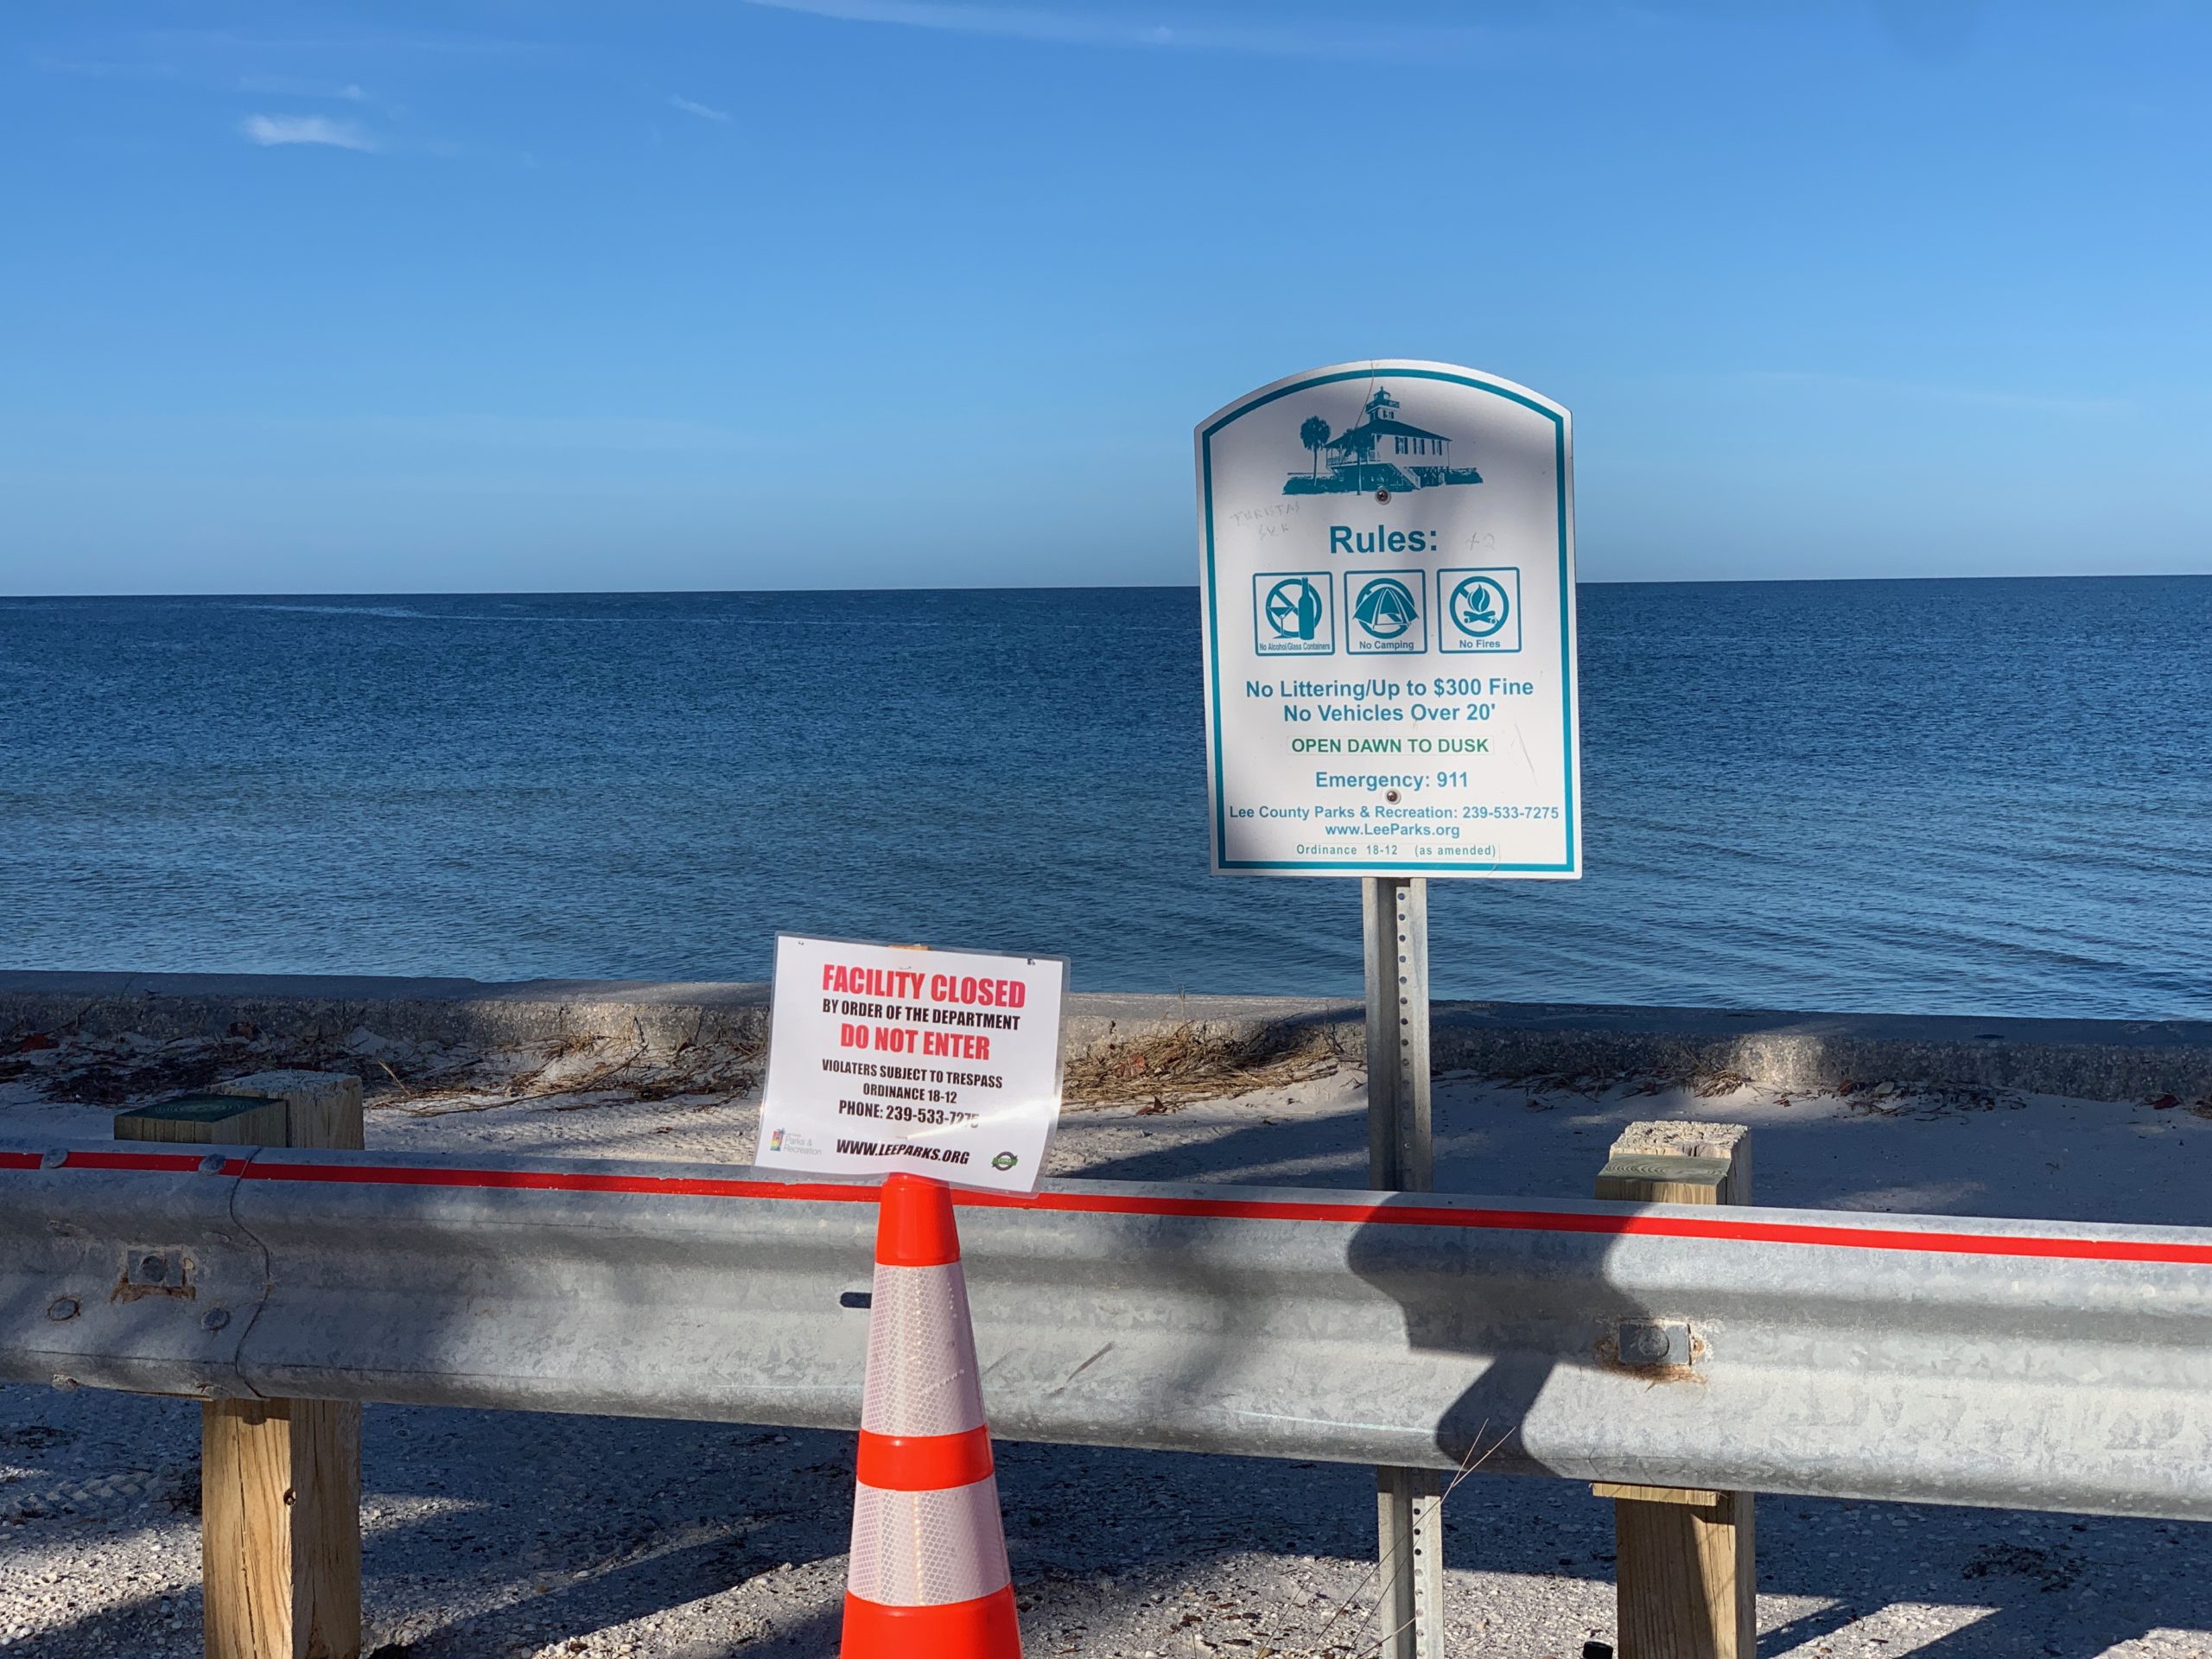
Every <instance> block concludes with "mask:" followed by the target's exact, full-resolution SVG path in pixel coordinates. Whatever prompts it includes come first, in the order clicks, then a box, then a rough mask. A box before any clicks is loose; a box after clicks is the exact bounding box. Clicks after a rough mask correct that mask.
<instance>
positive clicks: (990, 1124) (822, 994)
mask: <svg viewBox="0 0 2212 1659" xmlns="http://www.w3.org/2000/svg"><path fill="white" fill-rule="evenodd" d="M1066 984H1067V963H1065V962H1064V961H1063V960H1061V959H1060V958H1059V957H987V956H978V955H975V954H973V953H971V952H967V951H959V950H922V949H920V948H918V947H915V946H911V945H889V944H849V943H847V942H844V941H842V940H837V939H809V938H798V937H796V936H794V935H792V934H788V933H786V934H784V935H781V936H780V937H779V938H778V939H777V940H776V991H775V1008H774V1014H773V1023H772V1025H771V1026H770V1027H769V1034H768V1078H767V1084H766V1088H765V1089H764V1090H762V1095H761V1103H760V1144H759V1146H758V1147H757V1148H756V1149H755V1151H754V1154H753V1161H754V1162H755V1163H760V1164H769V1165H772V1166H776V1167H778V1168H780V1169H804V1170H811V1171H813V1172H814V1173H817V1174H836V1175H867V1174H885V1173H891V1172H893V1171H895V1170H903V1171H905V1172H906V1173H909V1174H914V1175H933V1176H936V1177H937V1178H938V1179H940V1180H946V1181H953V1182H957V1183H959V1184H960V1185H965V1186H993V1187H1001V1188H1006V1189H1008V1190H1010V1191H1014V1192H1028V1191H1030V1190H1031V1189H1032V1188H1033V1187H1034V1186H1035V1185H1037V1178H1038V1176H1039V1174H1040V1173H1042V1170H1043V1166H1044V1162H1045V1149H1046V1146H1047V1145H1049V1144H1050V1142H1051V1141H1052V1131H1053V1129H1054V1128H1055V1127H1056V1126H1057V1125H1058V1122H1059V1116H1060V998H1061V994H1062V992H1063V991H1064V990H1065V988H1066Z"/></svg>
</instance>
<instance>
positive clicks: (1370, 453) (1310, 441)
mask: <svg viewBox="0 0 2212 1659" xmlns="http://www.w3.org/2000/svg"><path fill="white" fill-rule="evenodd" d="M1361 415H1362V417H1363V418H1362V419H1361V421H1360V423H1359V424H1358V425H1357V426H1355V427H1352V428H1351V429H1348V430H1346V431H1344V432H1340V433H1338V434H1337V435H1335V436H1333V437H1332V436H1331V435H1330V433H1329V423H1328V422H1327V421H1325V420H1324V419H1323V418H1322V417H1321V416H1319V415H1309V416H1306V419H1305V421H1304V422H1302V423H1300V426H1299V429H1298V441H1299V442H1300V443H1303V444H1304V445H1305V446H1306V448H1308V449H1310V450H1312V451H1313V465H1312V467H1309V468H1308V469H1307V470H1306V471H1305V472H1300V473H1293V474H1291V475H1290V478H1289V480H1288V481H1287V482H1286V483H1285V484H1284V485H1283V486H1282V493H1284V494H1285V495H1336V494H1349V493H1352V492H1355V491H1357V492H1365V491H1369V490H1391V491H1398V490H1425V489H1434V488H1436V487H1437V486H1440V485H1445V484H1479V483H1481V482H1482V481H1483V475H1482V474H1480V473H1478V472H1477V471H1476V470H1475V469H1474V468H1473V467H1454V466H1453V465H1452V440H1451V439H1449V438H1447V437H1446V436H1445V435H1443V434H1442V433H1441V432H1431V431H1429V430H1427V429H1426V428H1423V427H1418V426H1414V425H1413V424H1411V423H1408V422H1406V421H1402V420H1400V419H1399V418H1398V400H1397V399H1396V398H1395V397H1392V396H1391V395H1390V389H1389V387H1388V386H1377V387H1376V388H1375V391H1374V392H1373V393H1372V394H1371V395H1370V397H1368V400H1367V404H1366V406H1365V407H1364V408H1363V410H1361ZM1324 467H1326V468H1327V470H1326V471H1323V470H1322V469H1323V468H1324Z"/></svg>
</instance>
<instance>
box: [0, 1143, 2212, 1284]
mask: <svg viewBox="0 0 2212 1659" xmlns="http://www.w3.org/2000/svg"><path fill="white" fill-rule="evenodd" d="M23 1155H26V1156H29V1159H30V1160H31V1162H30V1164H29V1166H22V1167H35V1166H36V1164H37V1161H38V1160H37V1154H23ZM66 1166H67V1167H69V1168H72V1169H119V1170H148V1171H185V1170H193V1169H197V1168H198V1167H199V1166H200V1160H199V1158H198V1157H197V1156H194V1155H192V1154H175V1153H118V1152H98V1151H87V1150H82V1149H79V1150H73V1151H72V1152H71V1153H70V1154H68V1157H67V1165H66ZM224 1173H226V1174H235V1175H238V1176H241V1177H243V1178H244V1179H246V1180H250V1181H308V1182H317V1183H327V1184H329V1185H340V1186H420V1187H449V1188H460V1189H463V1190H469V1191H480V1192H481V1191H493V1192H498V1191H507V1192H621V1193H630V1194H634V1195H636V1196H639V1197H647V1198H655V1197H657V1198H768V1199H782V1200H784V1201H785V1202H793V1203H816V1204H874V1202H875V1201H876V1192H877V1189H876V1188H875V1187H874V1186H870V1185H861V1184H859V1183H855V1182H844V1181H761V1180H738V1179H723V1178H719V1177H701V1176H685V1175H615V1174H598V1173H589V1172H586V1171H581V1170H536V1169H454V1168H439V1167H435V1166H428V1167H426V1166H419V1165H408V1164H295V1163H284V1162H281V1161H277V1160H272V1159H270V1158H269V1157H268V1156H267V1155H265V1154H264V1155H263V1156H260V1157H257V1158H255V1159H254V1160H252V1161H251V1162H248V1161H246V1160H244V1159H232V1160H229V1161H228V1162H226V1164H225V1165H224ZM953 1202H954V1203H955V1204H956V1205H958V1206H959V1207H960V1208H962V1209H963V1210H1033V1211H1046V1212H1047V1213H1052V1212H1058V1213H1062V1214H1072V1215H1106V1216H1162V1217H1176V1218H1180V1219H1185V1220H1199V1221H1313V1222H1324V1223H1327V1224H1333V1225H1337V1226H1345V1227H1363V1226H1384V1227H1443V1228H1452V1229H1457V1230H1465V1231H1478V1232H1524V1233H1586V1234H1595V1235H1598V1236H1603V1237H1612V1238H1700V1239H1719V1240H1724V1241H1729V1242H1733V1243H1747V1244H1804V1245H1812V1246H1815V1247H1820V1248H1825V1249H1847V1250H1895V1251H1903V1252H1907V1253H1914V1254H1920V1255H1982V1256H1998V1257H2013V1258H2032V1259H2041V1260H2046V1261H2067V1262H2152V1263H2162V1264H2165V1265H2169V1266H2180V1267H2212V1244H2174V1243H2152V1242H2150V1241H2147V1240H2134V1239H2120V1238H2047V1237H2037V1236H2032V1235H2028V1236H2022V1235H2018V1234H2006V1233H1970V1232H1936V1231H1931V1230H1924V1229H1912V1228H1903V1227H1874V1226H1849V1225H1824V1224H1818V1223H1807V1222H1781V1221H1755V1220H1751V1219H1749V1218H1748V1217H1747V1218H1745V1219H1741V1220H1737V1219H1732V1218H1728V1217H1726V1216H1724V1215H1718V1214H1716V1215H1715V1216H1714V1217H1713V1218H1711V1219H1709V1220H1708V1219H1707V1218H1706V1217H1702V1216H1697V1217H1692V1216H1655V1215H1651V1214H1649V1213H1647V1212H1644V1211H1639V1210H1637V1209H1636V1208H1635V1207H1634V1206H1631V1205H1618V1206H1606V1207H1604V1208H1599V1207H1596V1206H1594V1205H1593V1206H1592V1208H1591V1209H1589V1210H1496V1209H1478V1208H1475V1207H1473V1206H1459V1205H1440V1204H1418V1203H1407V1202H1404V1201H1402V1200H1399V1201H1386V1202H1383V1203H1376V1202H1374V1201H1372V1200H1366V1201H1362V1200H1357V1199H1343V1200H1327V1199H1282V1198H1169V1197H1166V1196H1161V1195H1154V1194H1146V1193H1136V1192H1132V1193H1128V1194H1126V1195H1125V1194H1122V1193H1106V1192H1030V1193H1020V1192H956V1193H955V1194H954V1197H953Z"/></svg>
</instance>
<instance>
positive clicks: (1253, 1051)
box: [1063, 1023, 1344, 1116]
mask: <svg viewBox="0 0 2212 1659" xmlns="http://www.w3.org/2000/svg"><path fill="white" fill-rule="evenodd" d="M1343 1059H1344V1057H1343V1056H1342V1054H1340V1053H1339V1052H1338V1050H1337V1046H1336V1045H1335V1044H1334V1043H1333V1042H1332V1041H1331V1040H1330V1039H1329V1036H1328V1034H1327V1033H1325V1032H1319V1031H1316V1032H1309V1033H1304V1034H1302V1035H1300V1036H1298V1037H1294V1038H1293V1039H1289V1040H1287V1041H1286V1040H1285V1039H1283V1038H1282V1036H1281V1034H1280V1033H1271V1032H1262V1033H1259V1034H1258V1035H1256V1036H1240V1037H1222V1036H1213V1035H1209V1034H1208V1033H1205V1031H1204V1030H1202V1029H1201V1028H1200V1027H1197V1026H1195V1025H1192V1024H1188V1023H1185V1024H1183V1025H1179V1026H1177V1027H1175V1028H1174V1029H1173V1031H1169V1032H1166V1033H1162V1034H1160V1036H1157V1037H1147V1038H1144V1039H1139V1040H1135V1041H1129V1040H1125V1039H1109V1040H1108V1041H1106V1042H1103V1043H1099V1044H1097V1045H1096V1046H1093V1047H1091V1048H1090V1050H1088V1051H1087V1052H1084V1053H1083V1054H1081V1055H1079V1056H1077V1058H1075V1059H1073V1060H1071V1061H1070V1062H1069V1063H1068V1068H1067V1074H1066V1077H1065V1084H1064V1090H1063V1092H1064V1093H1065V1096H1066V1099H1067V1102H1068V1103H1069V1104H1070V1105H1071V1106H1119V1105H1127V1104H1129V1103H1133V1102H1134V1103H1138V1104H1137V1111H1138V1114H1139V1115H1140V1116H1153V1115H1156V1114H1159V1113H1162V1112H1172V1111H1175V1110H1178V1109H1180V1108H1182V1107H1184V1106H1186V1105H1188V1104H1189V1103H1191V1102H1192V1101H1193V1100H1199V1099H1204V1098H1206V1097H1208V1096H1220V1095H1228V1094H1246V1093H1249V1092H1250V1091H1252V1090H1255V1089H1281V1088H1286V1087H1287V1086H1288V1085H1290V1084H1296V1083H1306V1082H1308V1081H1310V1080H1312V1079H1313V1078H1315V1077H1331V1076H1333V1075H1334V1074H1335V1072H1336V1071H1337V1070H1338V1067H1339V1066H1340V1065H1342V1064H1343Z"/></svg>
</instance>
